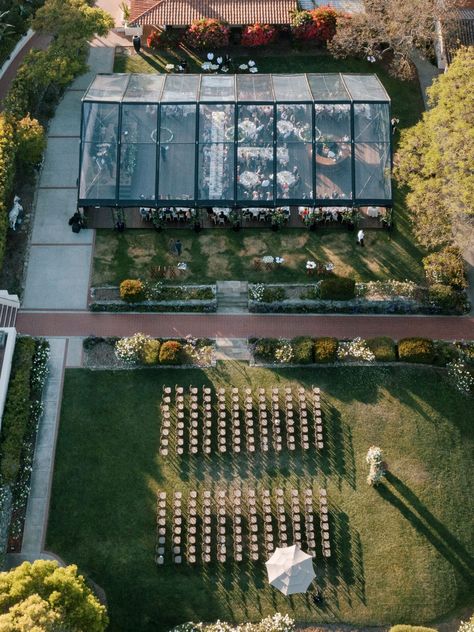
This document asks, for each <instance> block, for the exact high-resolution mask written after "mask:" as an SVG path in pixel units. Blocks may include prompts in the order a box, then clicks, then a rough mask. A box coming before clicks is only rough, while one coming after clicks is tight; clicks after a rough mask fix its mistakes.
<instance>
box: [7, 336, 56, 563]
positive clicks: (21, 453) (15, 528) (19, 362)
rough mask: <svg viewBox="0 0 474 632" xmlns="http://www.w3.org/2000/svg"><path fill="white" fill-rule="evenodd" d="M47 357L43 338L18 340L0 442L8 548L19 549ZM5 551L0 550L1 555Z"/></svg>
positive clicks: (47, 348)
mask: <svg viewBox="0 0 474 632" xmlns="http://www.w3.org/2000/svg"><path fill="white" fill-rule="evenodd" d="M48 358H49V343H48V342H47V341H46V340H44V339H42V338H39V339H37V338H30V337H19V338H18V339H17V341H16V347H15V354H14V358H13V364H12V372H11V376H10V383H9V388H8V394H7V400H6V403H5V412H4V416H3V423H2V433H1V442H0V480H1V488H2V490H6V489H7V490H8V495H10V494H11V500H12V502H11V507H10V508H11V518H10V520H9V527H10V528H9V547H8V548H9V550H15V551H19V550H20V548H21V540H22V537H23V528H24V521H25V515H26V506H27V503H28V495H29V491H30V482H31V471H32V464H33V457H34V451H35V444H36V435H37V430H38V424H39V421H40V419H41V416H42V413H43V403H42V396H43V387H44V384H45V381H46V376H47V362H48ZM2 500H3V499H2ZM4 553H5V551H0V556H2V555H4Z"/></svg>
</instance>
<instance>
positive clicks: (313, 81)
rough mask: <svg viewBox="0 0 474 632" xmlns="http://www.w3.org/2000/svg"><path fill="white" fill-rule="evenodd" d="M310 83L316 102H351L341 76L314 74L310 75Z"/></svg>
mask: <svg viewBox="0 0 474 632" xmlns="http://www.w3.org/2000/svg"><path fill="white" fill-rule="evenodd" d="M308 83H309V86H310V88H311V92H312V93H313V99H314V100H315V101H350V100H351V97H350V94H349V93H348V92H347V90H346V87H345V86H344V82H343V81H342V78H341V75H338V74H332V75H330V74H327V75H324V74H321V73H314V74H309V75H308Z"/></svg>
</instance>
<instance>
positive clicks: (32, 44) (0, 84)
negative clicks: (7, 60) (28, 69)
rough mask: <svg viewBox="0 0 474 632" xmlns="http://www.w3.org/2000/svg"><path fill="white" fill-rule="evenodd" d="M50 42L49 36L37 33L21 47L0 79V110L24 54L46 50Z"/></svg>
mask: <svg viewBox="0 0 474 632" xmlns="http://www.w3.org/2000/svg"><path fill="white" fill-rule="evenodd" d="M50 41H51V36H50V35H39V34H38V33H35V34H34V35H33V37H32V38H31V39H30V41H29V42H27V43H26V44H25V45H24V46H23V48H22V49H21V51H20V52H19V53H18V55H17V56H16V57H15V59H14V61H13V62H12V63H11V65H10V66H9V68H8V70H7V71H6V73H5V74H4V75H3V77H2V78H1V79H0V110H2V109H3V107H2V101H3V99H4V98H5V95H6V94H7V92H8V90H9V88H10V84H11V82H12V81H13V79H14V77H15V75H16V72H17V70H18V68H19V66H20V65H21V63H22V62H23V60H24V58H25V56H26V54H27V53H29V51H30V50H32V49H33V48H36V49H38V50H44V49H46V48H48V46H49V43H50Z"/></svg>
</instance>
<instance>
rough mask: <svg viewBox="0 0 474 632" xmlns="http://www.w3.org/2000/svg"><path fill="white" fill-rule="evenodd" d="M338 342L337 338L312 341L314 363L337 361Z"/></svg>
mask: <svg viewBox="0 0 474 632" xmlns="http://www.w3.org/2000/svg"><path fill="white" fill-rule="evenodd" d="M338 347H339V341H338V340H337V338H331V337H322V338H316V339H315V340H314V346H313V351H314V361H315V362H321V363H327V362H335V361H336V360H337V349H338Z"/></svg>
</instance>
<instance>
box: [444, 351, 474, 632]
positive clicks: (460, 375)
mask: <svg viewBox="0 0 474 632" xmlns="http://www.w3.org/2000/svg"><path fill="white" fill-rule="evenodd" d="M446 368H447V369H448V379H449V381H450V382H451V383H452V384H453V386H454V388H455V389H456V390H458V391H459V392H460V393H462V394H463V395H466V396H469V395H472V394H473V393H474V377H473V375H472V373H471V371H470V369H469V367H468V365H467V364H466V362H465V361H464V360H453V361H452V362H448V364H447V365H446ZM473 632H474V631H473Z"/></svg>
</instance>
